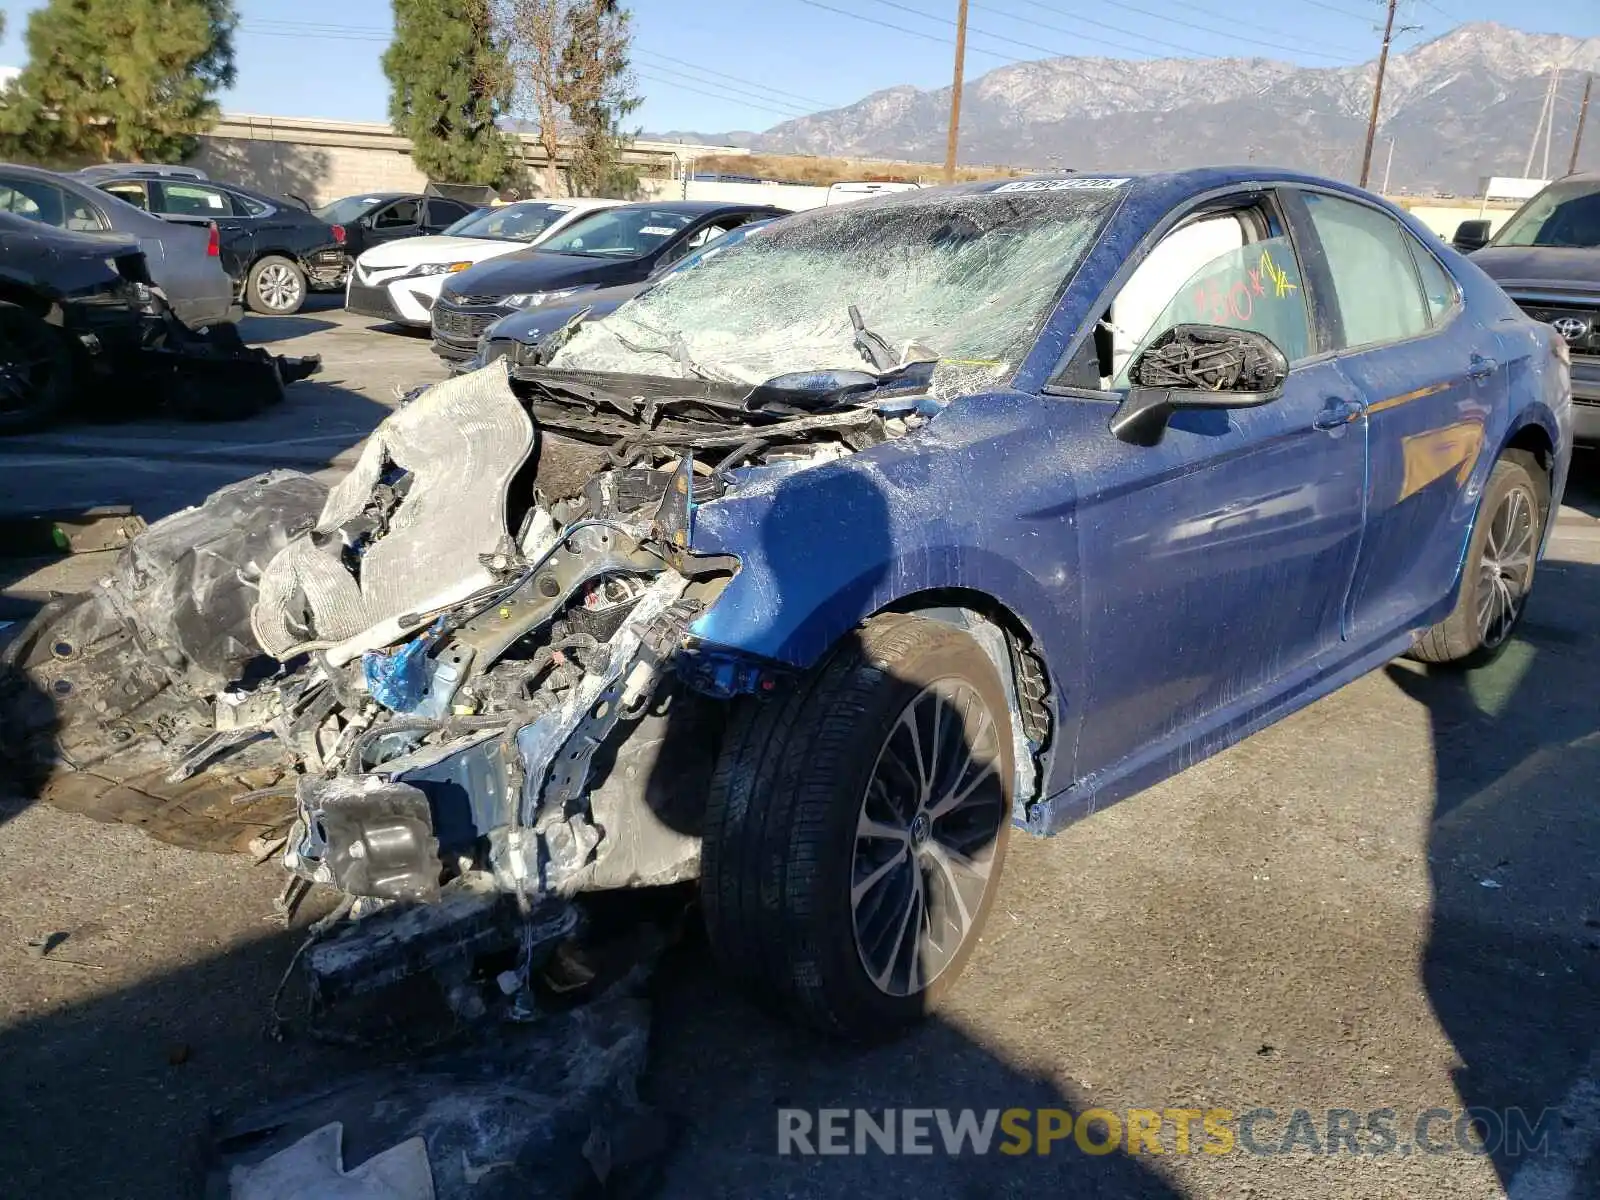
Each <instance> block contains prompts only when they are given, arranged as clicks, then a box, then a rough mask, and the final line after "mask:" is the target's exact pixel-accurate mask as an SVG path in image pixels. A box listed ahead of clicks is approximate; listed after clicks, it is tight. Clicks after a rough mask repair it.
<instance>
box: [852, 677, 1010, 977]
mask: <svg viewBox="0 0 1600 1200" xmlns="http://www.w3.org/2000/svg"><path fill="white" fill-rule="evenodd" d="M1008 726H1009V723H1008V722H1006V723H1000V722H997V721H996V720H995V717H994V714H993V713H991V712H990V711H989V708H988V705H987V704H986V703H985V702H984V700H983V697H982V696H981V695H979V693H978V691H977V690H976V689H975V688H973V687H972V685H971V684H969V683H967V682H966V681H965V680H962V679H959V678H947V679H941V680H938V681H937V682H935V683H933V684H931V685H929V686H928V687H927V688H925V689H924V690H923V691H922V692H921V693H920V694H918V695H917V696H916V697H915V698H914V699H913V700H912V701H911V703H910V704H908V705H907V706H906V708H905V710H904V711H903V712H902V713H901V714H900V716H899V718H898V719H897V720H896V722H895V724H894V726H893V727H892V728H891V729H890V731H889V733H888V735H887V736H886V737H885V739H884V744H883V747H882V748H881V749H880V750H879V752H878V758H877V762H876V763H875V764H874V767H873V772H872V776H871V778H870V779H869V781H868V783H867V787H866V792H865V794H864V795H863V797H862V802H861V811H860V814H859V817H858V819H857V823H856V837H855V849H854V854H853V857H852V862H851V872H850V882H851V886H850V908H851V914H852V918H853V924H854V932H855V939H856V950H857V953H858V954H859V955H860V958H861V964H862V966H863V967H864V968H865V969H866V972H867V975H868V976H869V977H870V978H871V980H872V982H873V984H874V986H876V987H877V988H878V989H879V990H880V991H882V992H884V993H886V994H888V995H891V996H911V995H916V994H918V993H920V992H923V991H925V990H926V989H927V988H928V987H929V986H930V985H931V984H932V983H933V981H934V980H935V979H937V978H938V977H939V976H940V975H941V974H942V973H943V972H944V971H945V969H946V968H948V967H949V966H950V964H951V963H952V962H953V961H954V959H955V957H956V955H957V954H958V953H959V952H960V950H961V948H962V946H963V945H964V944H965V943H966V941H967V939H968V937H969V936H970V935H971V934H972V932H973V929H974V925H975V922H976V920H977V917H978V914H979V913H980V911H981V910H982V905H983V901H984V897H985V895H986V894H987V892H988V890H989V888H990V886H991V883H992V880H991V875H992V874H993V872H992V867H993V865H994V855H995V845H996V840H997V839H998V838H999V836H1000V833H1001V830H1002V828H1003V825H1004V823H1005V822H1006V821H1008V820H1010V816H1011V814H1010V812H1009V811H1008V805H1007V802H1006V788H1005V786H1004V782H1003V781H1002V779H1001V776H1000V771H1001V769H1002V762H1003V759H1002V756H1001V742H1000V739H1001V737H1002V736H1005V732H1004V731H1005V730H1006V729H1007V728H1008Z"/></svg>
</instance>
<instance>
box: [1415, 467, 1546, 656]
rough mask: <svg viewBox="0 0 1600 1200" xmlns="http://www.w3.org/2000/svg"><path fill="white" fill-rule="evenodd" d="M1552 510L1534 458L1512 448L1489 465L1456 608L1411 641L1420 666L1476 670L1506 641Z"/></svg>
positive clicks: (1522, 602) (1519, 611)
mask: <svg viewBox="0 0 1600 1200" xmlns="http://www.w3.org/2000/svg"><path fill="white" fill-rule="evenodd" d="M1549 511H1550V482H1549V479H1548V477H1547V476H1546V475H1545V473H1544V471H1543V470H1542V469H1541V468H1540V466H1539V464H1538V462H1537V460H1535V459H1534V457H1533V456H1532V455H1530V454H1528V453H1526V452H1525V451H1520V450H1513V451H1510V452H1508V453H1507V454H1506V455H1504V456H1503V457H1502V458H1501V459H1500V461H1499V462H1497V463H1495V465H1494V470H1493V471H1492V472H1490V474H1489V482H1488V484H1487V486H1485V488H1484V490H1483V498H1482V499H1481V500H1480V501H1479V503H1478V516H1477V519H1476V521H1474V523H1473V526H1472V537H1471V540H1470V541H1469V542H1468V543H1467V555H1466V559H1465V561H1464V562H1463V563H1462V566H1461V590H1460V593H1459V594H1458V595H1457V597H1456V606H1455V608H1454V609H1452V610H1451V612H1450V615H1449V616H1447V617H1446V618H1445V619H1444V620H1443V621H1441V622H1439V624H1437V625H1435V626H1434V627H1433V628H1432V629H1430V630H1428V631H1427V632H1426V633H1424V634H1423V635H1422V636H1421V637H1420V638H1418V639H1417V642H1416V645H1415V646H1413V647H1412V648H1411V652H1410V656H1411V657H1412V658H1415V659H1418V660H1420V661H1422V662H1431V663H1460V664H1462V665H1463V666H1477V665H1480V664H1482V663H1486V662H1488V661H1490V660H1491V659H1493V658H1494V657H1495V656H1496V655H1498V654H1499V653H1500V651H1501V650H1503V649H1504V648H1505V646H1506V643H1508V642H1509V641H1510V640H1511V635H1512V634H1513V633H1514V632H1515V631H1516V628H1517V625H1518V623H1519V622H1520V621H1521V620H1522V611H1523V607H1524V606H1525V604H1526V602H1527V598H1528V593H1529V591H1530V590H1531V589H1532V588H1533V571H1534V566H1535V560H1536V559H1537V558H1538V554H1539V544H1540V542H1541V540H1542V539H1543V537H1544V525H1545V521H1546V520H1547V519H1548V516H1549Z"/></svg>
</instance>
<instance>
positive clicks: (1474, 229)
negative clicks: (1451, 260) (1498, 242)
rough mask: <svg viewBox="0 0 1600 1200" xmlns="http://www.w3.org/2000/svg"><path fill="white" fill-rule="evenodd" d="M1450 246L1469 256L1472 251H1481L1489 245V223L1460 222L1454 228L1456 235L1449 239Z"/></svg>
mask: <svg viewBox="0 0 1600 1200" xmlns="http://www.w3.org/2000/svg"><path fill="white" fill-rule="evenodd" d="M1450 244H1451V245H1452V246H1454V247H1455V248H1456V249H1457V250H1459V251H1461V253H1463V254H1471V253H1472V252H1473V251H1474V250H1482V249H1483V248H1484V247H1485V246H1487V245H1488V244H1489V222H1487V221H1463V222H1461V224H1459V225H1457V226H1456V235H1455V237H1453V238H1451V239H1450Z"/></svg>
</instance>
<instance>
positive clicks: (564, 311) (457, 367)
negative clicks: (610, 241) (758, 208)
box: [441, 218, 772, 372]
mask: <svg viewBox="0 0 1600 1200" xmlns="http://www.w3.org/2000/svg"><path fill="white" fill-rule="evenodd" d="M771 224H772V219H771V218H769V219H767V220H764V221H750V222H748V223H747V224H744V225H740V226H738V227H737V228H736V229H730V230H729V231H728V232H727V233H725V234H723V235H722V236H721V237H718V238H716V239H714V240H713V241H710V242H707V243H706V244H705V245H704V246H701V247H700V248H699V249H698V250H691V251H690V252H689V253H688V254H687V255H685V256H684V257H683V258H680V259H677V260H675V261H673V262H667V263H662V264H661V265H660V266H658V267H656V269H655V270H653V271H651V272H650V274H649V276H648V277H647V278H645V279H640V280H637V281H635V282H633V283H619V284H615V285H613V286H611V287H604V288H592V289H590V290H589V291H586V292H580V293H579V294H578V295H577V296H576V297H572V296H568V297H565V298H562V299H559V300H555V301H552V302H549V303H545V304H539V305H536V306H534V307H532V308H523V309H518V310H517V311H516V312H514V313H511V314H509V315H508V316H504V317H501V318H500V319H499V320H498V321H496V322H495V323H494V324H493V325H491V326H489V328H488V329H486V330H484V332H483V336H482V337H480V338H479V339H478V352H477V353H476V354H475V355H473V356H472V358H470V359H468V360H467V361H466V362H463V363H460V364H457V363H456V362H455V360H453V359H448V358H446V359H441V361H442V362H443V363H444V365H445V366H446V367H448V368H449V369H450V370H451V371H452V372H455V371H476V370H478V369H480V368H482V367H484V366H487V365H488V364H489V363H492V362H493V361H494V360H495V359H497V358H504V359H508V360H509V361H510V362H511V363H512V364H513V365H514V364H517V363H521V362H523V361H525V360H531V359H532V357H533V355H534V352H535V351H536V350H538V348H539V345H540V343H542V342H543V341H544V339H545V338H547V337H549V336H550V335H551V334H553V333H556V332H558V331H559V330H560V329H561V328H562V327H563V326H565V325H566V324H567V323H568V322H569V321H572V320H574V319H575V318H577V317H578V316H580V315H581V316H583V317H585V318H586V319H588V320H591V321H598V320H600V319H601V318H602V317H608V316H610V315H611V314H612V313H614V312H615V311H616V310H617V309H618V308H620V307H621V306H622V305H623V304H625V303H626V302H627V301H629V300H632V299H633V298H634V297H635V296H637V295H638V294H639V293H640V292H642V291H644V290H645V289H646V288H648V287H650V286H652V285H653V284H655V283H657V282H659V281H660V280H661V279H664V278H665V277H666V276H668V275H670V274H672V273H673V272H674V271H686V270H688V269H689V268H690V267H693V266H694V265H695V264H696V263H699V262H703V261H704V260H705V259H706V258H708V257H712V256H714V255H717V254H721V253H722V252H723V251H724V250H726V249H727V248H728V247H729V246H737V245H738V244H739V243H740V242H742V241H744V239H745V238H747V237H749V236H750V235H751V234H752V233H754V232H755V231H756V230H758V229H765V228H766V227H767V226H768V225H771Z"/></svg>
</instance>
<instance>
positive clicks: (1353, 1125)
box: [777, 1108, 1558, 1157]
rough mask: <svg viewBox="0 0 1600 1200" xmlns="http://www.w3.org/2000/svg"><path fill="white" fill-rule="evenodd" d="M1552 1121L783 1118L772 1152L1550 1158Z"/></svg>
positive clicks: (1046, 1113)
mask: <svg viewBox="0 0 1600 1200" xmlns="http://www.w3.org/2000/svg"><path fill="white" fill-rule="evenodd" d="M1557 1120H1558V1115H1557V1114H1556V1112H1555V1111H1554V1110H1551V1109H1546V1110H1544V1111H1542V1112H1540V1113H1539V1114H1537V1116H1535V1115H1533V1114H1530V1113H1527V1112H1525V1111H1524V1110H1522V1109H1519V1108H1509V1109H1490V1108H1467V1109H1448V1108H1429V1109H1424V1110H1423V1111H1421V1112H1419V1113H1415V1114H1406V1113H1402V1112H1400V1111H1399V1110H1397V1109H1393V1108H1379V1109H1371V1110H1368V1111H1366V1112H1359V1111H1357V1110H1356V1109H1353V1108H1330V1109H1321V1110H1312V1109H1306V1108H1295V1109H1287V1110H1283V1111H1279V1110H1276V1109H1272V1108H1251V1109H1246V1110H1243V1111H1237V1112H1236V1111H1235V1110H1233V1109H1228V1108H1206V1109H1200V1108H1130V1109H1124V1110H1121V1111H1117V1112H1113V1111H1112V1110H1110V1109H1105V1108H1090V1109H1086V1110H1085V1111H1084V1112H1082V1113H1073V1112H1070V1111H1068V1110H1067V1109H1064V1108H1007V1109H999V1108H990V1109H971V1108H959V1109H952V1108H901V1109H894V1108H886V1109H864V1108H855V1109H851V1108H823V1109H803V1108H780V1109H779V1110H778V1130H777V1133H778V1153H779V1154H788V1155H797V1154H803V1155H849V1154H909V1155H929V1154H940V1153H943V1154H945V1155H950V1156H957V1155H985V1154H1008V1155H1024V1154H1034V1155H1048V1154H1091V1155H1094V1154H1111V1153H1113V1152H1115V1151H1119V1150H1120V1151H1122V1152H1123V1153H1125V1154H1151V1155H1156V1154H1210V1155H1225V1154H1252V1155H1258V1156H1263V1157H1264V1156H1269V1155H1282V1154H1321V1155H1339V1154H1351V1155H1401V1156H1405V1155H1411V1154H1431V1155H1442V1154H1473V1155H1479V1154H1495V1153H1500V1154H1505V1155H1507V1156H1510V1157H1517V1156H1521V1155H1534V1154H1545V1153H1548V1147H1549V1141H1550V1134H1551V1132H1552V1130H1553V1129H1554V1127H1555V1124H1556V1122H1557Z"/></svg>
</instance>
